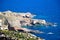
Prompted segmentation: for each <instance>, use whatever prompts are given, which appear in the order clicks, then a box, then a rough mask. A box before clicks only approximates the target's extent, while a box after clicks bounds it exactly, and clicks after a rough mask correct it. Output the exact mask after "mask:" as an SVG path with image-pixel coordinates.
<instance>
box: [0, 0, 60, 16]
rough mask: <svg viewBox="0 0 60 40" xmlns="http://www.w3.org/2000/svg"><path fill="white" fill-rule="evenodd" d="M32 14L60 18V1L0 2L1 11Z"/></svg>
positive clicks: (12, 0)
mask: <svg viewBox="0 0 60 40" xmlns="http://www.w3.org/2000/svg"><path fill="white" fill-rule="evenodd" d="M7 10H11V11H15V12H31V13H33V14H37V15H45V16H49V15H50V16H53V15H55V16H57V17H59V16H60V1H59V0H0V11H7Z"/></svg>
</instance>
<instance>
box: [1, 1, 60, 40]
mask: <svg viewBox="0 0 60 40" xmlns="http://www.w3.org/2000/svg"><path fill="white" fill-rule="evenodd" d="M7 10H10V11H14V12H30V13H32V14H35V15H37V16H36V17H34V18H35V19H44V20H46V21H48V22H52V23H57V26H56V27H53V26H48V27H45V26H34V27H33V26H32V27H28V28H29V29H33V30H39V31H42V32H44V33H41V34H36V33H33V34H35V35H36V36H38V37H41V38H43V39H45V40H60V0H0V11H7ZM49 32H51V33H52V34H48V33H49Z"/></svg>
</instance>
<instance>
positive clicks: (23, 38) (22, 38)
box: [0, 30, 38, 40]
mask: <svg viewBox="0 0 60 40" xmlns="http://www.w3.org/2000/svg"><path fill="white" fill-rule="evenodd" d="M0 33H1V34H4V35H5V37H9V38H11V39H14V40H38V39H37V38H34V37H32V36H28V35H27V34H26V33H23V32H16V31H9V30H0ZM30 37H32V38H30Z"/></svg>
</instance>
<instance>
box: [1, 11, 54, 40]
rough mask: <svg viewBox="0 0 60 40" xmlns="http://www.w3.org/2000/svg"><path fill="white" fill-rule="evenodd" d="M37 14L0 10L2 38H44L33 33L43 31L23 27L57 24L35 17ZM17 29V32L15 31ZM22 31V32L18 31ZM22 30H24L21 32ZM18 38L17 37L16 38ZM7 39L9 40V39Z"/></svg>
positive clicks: (36, 39)
mask: <svg viewBox="0 0 60 40" xmlns="http://www.w3.org/2000/svg"><path fill="white" fill-rule="evenodd" d="M34 16H36V15H34V14H31V13H29V12H27V13H18V12H12V11H5V12H0V33H1V35H2V34H3V36H1V35H0V38H1V37H3V38H4V40H5V39H7V38H8V39H9V40H12V39H14V40H43V39H41V38H39V37H36V36H35V35H33V34H31V32H32V33H43V32H40V31H38V30H31V29H27V28H25V27H24V28H23V27H22V26H27V27H29V26H36V25H40V26H55V24H53V23H50V22H47V21H46V20H42V19H34V18H33V17H34ZM15 31H16V32H15ZM18 31H20V32H18ZM21 31H22V32H21ZM15 38H16V39H15ZM8 39H7V40H8Z"/></svg>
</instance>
